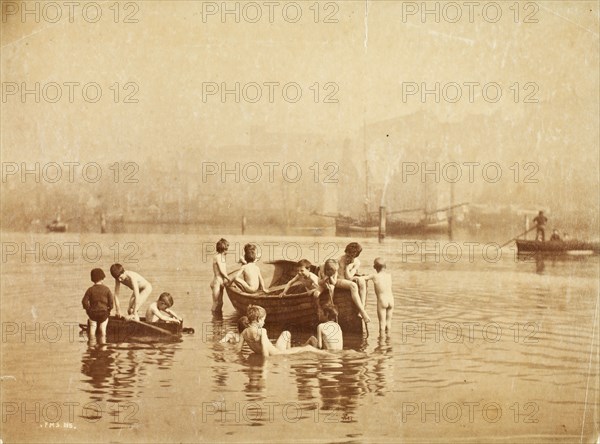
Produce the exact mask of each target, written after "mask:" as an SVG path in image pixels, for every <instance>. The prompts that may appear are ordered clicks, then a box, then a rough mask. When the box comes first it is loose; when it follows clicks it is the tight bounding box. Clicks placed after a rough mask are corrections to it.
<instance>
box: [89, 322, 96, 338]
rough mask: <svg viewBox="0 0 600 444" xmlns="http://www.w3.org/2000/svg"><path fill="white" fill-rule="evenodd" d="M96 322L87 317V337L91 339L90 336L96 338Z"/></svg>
mask: <svg viewBox="0 0 600 444" xmlns="http://www.w3.org/2000/svg"><path fill="white" fill-rule="evenodd" d="M97 326H98V323H97V322H96V321H92V320H91V319H88V338H89V339H90V340H91V339H92V338H94V339H96V327H97Z"/></svg>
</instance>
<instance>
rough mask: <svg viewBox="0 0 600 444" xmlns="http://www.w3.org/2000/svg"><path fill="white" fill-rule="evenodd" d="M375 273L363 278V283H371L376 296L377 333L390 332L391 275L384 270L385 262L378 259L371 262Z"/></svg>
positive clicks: (391, 307) (391, 310)
mask: <svg viewBox="0 0 600 444" xmlns="http://www.w3.org/2000/svg"><path fill="white" fill-rule="evenodd" d="M373 268H374V269H375V271H376V273H374V274H371V275H369V276H365V278H364V279H365V281H370V280H372V281H373V285H374V287H375V294H376V295H377V318H378V319H379V333H380V334H384V333H385V332H386V331H387V332H388V333H390V332H391V331H392V314H393V312H394V294H393V293H392V275H391V274H389V273H388V272H387V270H386V265H385V261H384V260H383V259H382V258H380V257H378V258H377V259H375V261H374V262H373Z"/></svg>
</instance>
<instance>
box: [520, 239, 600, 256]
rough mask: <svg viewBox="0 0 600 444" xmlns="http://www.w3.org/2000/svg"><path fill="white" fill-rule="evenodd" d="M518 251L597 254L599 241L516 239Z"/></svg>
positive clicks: (599, 248) (599, 249) (599, 250)
mask: <svg viewBox="0 0 600 444" xmlns="http://www.w3.org/2000/svg"><path fill="white" fill-rule="evenodd" d="M516 242H517V252H518V253H548V254H567V253H571V254H599V253H600V242H585V241H579V240H564V241H563V240H559V241H545V242H542V241H536V240H522V239H517V240H516Z"/></svg>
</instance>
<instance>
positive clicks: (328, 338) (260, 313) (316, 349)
mask: <svg viewBox="0 0 600 444" xmlns="http://www.w3.org/2000/svg"><path fill="white" fill-rule="evenodd" d="M323 311H324V313H325V314H326V316H327V319H328V320H327V321H326V322H323V323H321V324H319V325H318V327H317V337H316V338H315V337H314V336H311V337H310V338H309V339H308V341H306V343H305V344H304V345H301V346H297V347H292V346H291V344H292V334H291V333H290V332H289V331H287V330H286V331H284V332H282V333H281V334H280V335H279V338H277V341H275V345H273V344H272V343H271V341H270V340H269V336H268V333H267V330H266V329H265V328H264V325H265V320H266V318H267V312H266V311H265V309H264V308H263V307H260V306H258V305H249V306H248V308H247V310H246V316H242V317H241V318H240V319H239V321H238V331H239V334H235V333H232V332H229V333H227V334H226V335H225V336H224V337H223V339H221V342H222V343H223V342H229V343H238V344H239V345H238V351H241V350H242V348H243V346H244V344H248V347H250V350H252V351H253V352H254V353H258V354H259V355H263V356H265V357H267V356H272V355H291V354H296V353H302V352H313V353H319V354H322V353H323V351H322V350H342V348H343V347H344V339H343V336H342V329H341V328H340V326H339V324H338V323H337V322H336V319H337V315H338V313H337V310H336V308H335V307H334V306H333V304H327V305H325V306H324V307H323Z"/></svg>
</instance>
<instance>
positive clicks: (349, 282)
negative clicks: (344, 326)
mask: <svg viewBox="0 0 600 444" xmlns="http://www.w3.org/2000/svg"><path fill="white" fill-rule="evenodd" d="M228 248H229V242H227V240H225V239H220V240H219V241H218V242H217V244H216V250H217V253H216V254H215V255H214V257H213V272H214V278H213V281H212V283H211V288H212V295H213V306H212V310H213V312H220V311H221V309H222V306H223V292H224V290H225V289H226V288H227V287H228V286H230V285H237V286H238V287H239V289H240V290H242V291H244V292H246V293H257V292H259V291H262V292H264V293H265V294H268V293H270V290H269V289H268V288H266V286H265V284H264V279H263V277H262V275H261V273H260V269H259V268H258V266H257V265H256V258H257V255H256V246H255V245H253V244H246V245H245V246H244V258H243V260H242V261H241V262H242V264H243V265H242V266H241V268H240V269H239V270H237V272H236V274H235V275H234V276H233V277H232V278H229V275H228V274H227V267H226V255H227V251H228ZM361 252H362V247H361V246H360V244H358V243H357V242H351V243H349V244H348V245H347V246H346V248H345V250H344V254H343V255H342V256H341V257H340V258H339V260H335V259H328V260H327V261H325V263H324V264H322V265H321V266H320V267H319V268H318V275H317V274H315V273H313V272H312V271H311V268H312V264H311V263H310V261H308V260H306V259H302V260H301V261H299V262H298V264H297V274H296V275H295V276H294V277H293V278H292V279H291V280H290V281H289V282H288V283H287V284H286V286H285V287H284V288H283V291H282V292H281V293H280V295H279V297H285V296H286V295H287V293H288V292H289V290H290V288H292V287H294V286H297V285H300V286H303V287H304V288H305V291H306V292H307V293H309V294H310V295H312V296H313V298H315V304H316V306H317V312H318V317H319V319H320V320H323V319H326V318H327V316H326V313H324V311H325V308H324V307H323V308H321V306H320V304H319V302H318V301H319V296H320V295H321V294H322V293H323V292H325V291H327V292H328V294H329V303H330V304H331V305H333V293H334V291H335V289H336V288H341V289H346V290H349V292H350V297H351V298H352V301H353V303H354V305H355V306H356V308H357V310H358V312H359V315H360V316H361V317H362V319H363V320H364V322H365V323H368V322H370V320H371V319H370V317H369V315H368V314H367V312H366V311H365V306H366V299H367V282H368V281H372V282H373V286H374V289H375V294H376V296H377V317H378V319H379V329H380V332H381V333H382V334H384V333H385V332H386V331H391V324H392V313H393V309H394V296H393V293H392V279H391V275H390V274H389V273H388V272H387V270H386V264H385V261H384V260H383V259H381V258H376V259H375V261H374V263H373V268H374V269H375V273H373V274H369V275H362V274H360V273H359V268H360V261H359V259H358V256H359V255H360V253H361ZM333 308H334V309H335V307H333ZM338 327H339V326H338Z"/></svg>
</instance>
